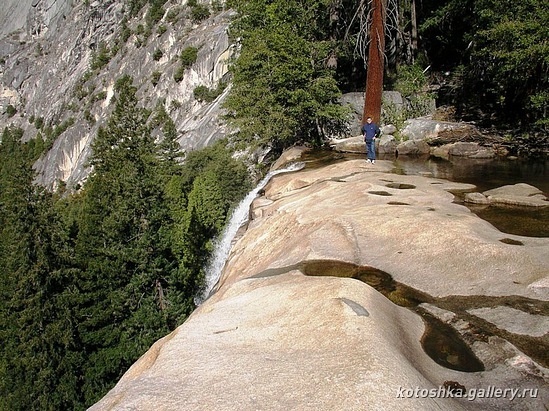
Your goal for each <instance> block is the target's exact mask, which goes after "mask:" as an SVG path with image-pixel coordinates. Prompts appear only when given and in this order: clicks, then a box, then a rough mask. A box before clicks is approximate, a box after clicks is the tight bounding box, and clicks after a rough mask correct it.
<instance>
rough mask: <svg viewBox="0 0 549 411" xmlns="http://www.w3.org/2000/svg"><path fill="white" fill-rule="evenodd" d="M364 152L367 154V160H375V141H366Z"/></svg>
mask: <svg viewBox="0 0 549 411" xmlns="http://www.w3.org/2000/svg"><path fill="white" fill-rule="evenodd" d="M366 153H367V156H368V160H375V159H376V147H375V141H374V140H372V141H366Z"/></svg>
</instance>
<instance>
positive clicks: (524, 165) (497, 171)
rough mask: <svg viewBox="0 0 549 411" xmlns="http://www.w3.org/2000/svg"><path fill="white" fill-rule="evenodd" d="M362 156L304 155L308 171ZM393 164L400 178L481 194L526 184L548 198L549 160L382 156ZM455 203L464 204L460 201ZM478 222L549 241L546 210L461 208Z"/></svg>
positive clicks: (511, 232) (328, 153) (320, 151)
mask: <svg viewBox="0 0 549 411" xmlns="http://www.w3.org/2000/svg"><path fill="white" fill-rule="evenodd" d="M364 158H365V157H364V155H363V154H348V153H337V152H335V151H329V150H318V151H312V152H309V153H306V154H304V156H303V160H304V161H305V163H306V167H307V168H317V167H322V166H325V165H329V164H333V163H337V162H340V161H346V160H355V159H364ZM379 158H380V159H382V160H388V161H392V162H393V164H394V169H393V172H394V173H396V174H403V175H423V176H432V177H434V178H441V179H446V180H449V181H454V182H460V183H468V184H474V185H475V186H476V187H477V188H476V190H474V191H477V192H483V191H486V190H490V189H493V188H497V187H501V186H504V185H509V184H517V183H526V184H530V185H532V186H534V187H537V188H538V189H540V190H541V191H543V192H544V194H545V195H546V196H547V197H549V160H526V159H516V160H509V159H493V160H490V159H468V158H457V157H454V158H451V159H450V160H444V159H440V158H435V157H430V156H418V157H405V156H400V157H398V158H397V157H395V156H394V155H382V156H380V157H379ZM456 202H458V203H461V204H464V203H463V201H462V199H460V198H459V197H457V198H456ZM464 205H466V206H467V207H469V209H470V210H471V211H472V212H474V213H475V214H477V215H478V216H479V217H480V218H482V219H484V220H486V221H488V222H489V223H491V224H492V225H493V226H495V227H496V228H497V229H498V230H500V231H501V232H503V233H508V234H514V235H522V236H527V237H549V207H544V208H539V207H536V208H533V207H532V208H530V207H509V206H489V207H486V206H484V207H479V206H476V205H470V204H464Z"/></svg>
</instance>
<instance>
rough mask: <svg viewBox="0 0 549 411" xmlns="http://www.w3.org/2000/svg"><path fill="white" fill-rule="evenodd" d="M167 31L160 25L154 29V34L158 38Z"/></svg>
mask: <svg viewBox="0 0 549 411" xmlns="http://www.w3.org/2000/svg"><path fill="white" fill-rule="evenodd" d="M167 30H168V28H167V27H166V26H165V25H164V24H161V25H160V26H158V27H157V29H156V34H158V36H161V35H162V34H164V33H165V32H166V31H167Z"/></svg>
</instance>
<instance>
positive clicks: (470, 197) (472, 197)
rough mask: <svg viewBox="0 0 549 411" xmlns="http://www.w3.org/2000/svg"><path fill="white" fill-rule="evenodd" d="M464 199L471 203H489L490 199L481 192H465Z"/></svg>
mask: <svg viewBox="0 0 549 411" xmlns="http://www.w3.org/2000/svg"><path fill="white" fill-rule="evenodd" d="M464 201H465V202H466V203H473V204H490V200H488V199H487V198H486V196H485V195H484V194H482V193H467V194H465V198H464Z"/></svg>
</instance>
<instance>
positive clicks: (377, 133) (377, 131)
mask: <svg viewBox="0 0 549 411" xmlns="http://www.w3.org/2000/svg"><path fill="white" fill-rule="evenodd" d="M380 135H381V129H380V128H379V127H378V126H377V125H376V134H375V136H374V138H378V137H379V136H380Z"/></svg>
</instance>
